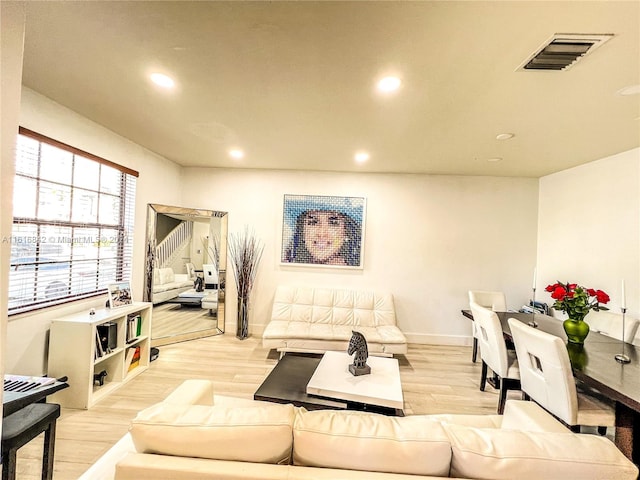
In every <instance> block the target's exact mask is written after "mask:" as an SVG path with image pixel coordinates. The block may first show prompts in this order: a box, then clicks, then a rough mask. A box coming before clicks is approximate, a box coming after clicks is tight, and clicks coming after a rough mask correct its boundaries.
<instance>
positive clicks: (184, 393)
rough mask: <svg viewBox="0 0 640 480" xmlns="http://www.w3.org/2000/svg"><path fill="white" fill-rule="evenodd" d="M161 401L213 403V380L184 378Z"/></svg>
mask: <svg viewBox="0 0 640 480" xmlns="http://www.w3.org/2000/svg"><path fill="white" fill-rule="evenodd" d="M163 402H164V403H171V404H175V405H213V382H212V381H211V380H196V379H191V380H185V381H184V382H182V383H181V384H180V385H179V386H178V388H176V389H175V390H174V391H173V392H171V393H170V394H169V395H167V398H165V399H164V400H163Z"/></svg>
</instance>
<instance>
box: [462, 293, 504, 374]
mask: <svg viewBox="0 0 640 480" xmlns="http://www.w3.org/2000/svg"><path fill="white" fill-rule="evenodd" d="M469 302H475V303H477V304H478V305H480V306H482V307H485V308H488V309H490V310H493V311H494V312H506V311H507V299H506V297H505V294H504V293H503V292H497V291H489V290H469ZM471 328H472V334H473V351H472V352H471V361H472V362H474V363H475V362H476V360H477V358H478V331H477V328H476V324H475V322H473V323H472V324H471Z"/></svg>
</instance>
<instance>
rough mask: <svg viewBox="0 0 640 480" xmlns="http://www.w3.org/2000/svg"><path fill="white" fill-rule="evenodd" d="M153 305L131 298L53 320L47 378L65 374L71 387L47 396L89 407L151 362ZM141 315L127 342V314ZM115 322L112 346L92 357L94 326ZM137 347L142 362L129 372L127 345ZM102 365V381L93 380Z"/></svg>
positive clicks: (93, 354) (74, 405)
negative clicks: (134, 333) (137, 330)
mask: <svg viewBox="0 0 640 480" xmlns="http://www.w3.org/2000/svg"><path fill="white" fill-rule="evenodd" d="M152 307H153V305H152V304H151V303H147V302H135V303H133V304H131V305H126V306H123V307H118V308H113V309H109V308H105V309H100V310H96V313H95V314H94V315H90V314H89V312H88V311H86V312H81V313H76V314H73V315H69V316H67V317H62V318H58V319H56V320H54V321H53V322H52V324H51V331H50V337H49V368H48V372H47V375H48V376H50V377H55V378H59V377H63V376H67V377H68V378H69V380H68V383H69V388H65V389H64V390H60V391H59V392H56V393H55V394H53V395H51V397H50V399H51V400H50V401H52V402H54V403H59V404H61V405H62V406H64V407H68V408H90V407H91V406H93V405H94V404H95V403H96V402H97V401H99V400H100V399H102V398H104V397H105V396H106V395H108V394H109V393H111V392H113V391H114V390H116V389H117V388H118V387H120V386H122V385H123V384H125V383H126V382H128V381H129V380H131V379H132V378H134V377H136V376H137V375H139V374H141V373H142V372H144V371H145V370H146V369H147V368H148V367H149V355H150V350H151V312H152ZM134 315H139V316H140V319H141V325H140V327H141V328H140V334H139V335H137V336H135V337H134V338H132V339H129V342H127V338H126V331H127V319H128V318H129V317H130V316H134ZM108 322H113V323H115V324H116V328H117V334H116V337H117V340H116V348H114V349H112V350H111V351H110V352H108V353H107V352H105V353H104V355H103V356H101V357H99V358H96V348H97V347H96V329H97V327H98V325H101V324H103V323H108ZM138 346H139V347H140V363H139V364H138V366H137V367H135V368H134V369H132V370H131V371H129V365H128V364H127V350H128V348H130V347H132V348H134V347H138ZM103 370H105V371H106V372H107V375H106V377H105V378H104V384H103V385H99V384H98V383H97V382H94V380H93V375H94V373H95V374H97V373H99V372H101V371H103Z"/></svg>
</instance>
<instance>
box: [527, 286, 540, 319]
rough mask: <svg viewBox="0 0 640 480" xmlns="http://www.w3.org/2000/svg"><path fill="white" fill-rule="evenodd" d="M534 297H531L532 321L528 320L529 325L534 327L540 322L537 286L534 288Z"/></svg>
mask: <svg viewBox="0 0 640 480" xmlns="http://www.w3.org/2000/svg"><path fill="white" fill-rule="evenodd" d="M532 290H533V298H532V299H531V321H530V322H527V325H529V326H530V327H533V328H538V322H536V287H533V288H532Z"/></svg>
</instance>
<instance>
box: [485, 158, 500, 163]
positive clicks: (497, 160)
mask: <svg viewBox="0 0 640 480" xmlns="http://www.w3.org/2000/svg"><path fill="white" fill-rule="evenodd" d="M501 160H502V158H500V157H493V158H487V162H492V163H493V162H499V161H501Z"/></svg>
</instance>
